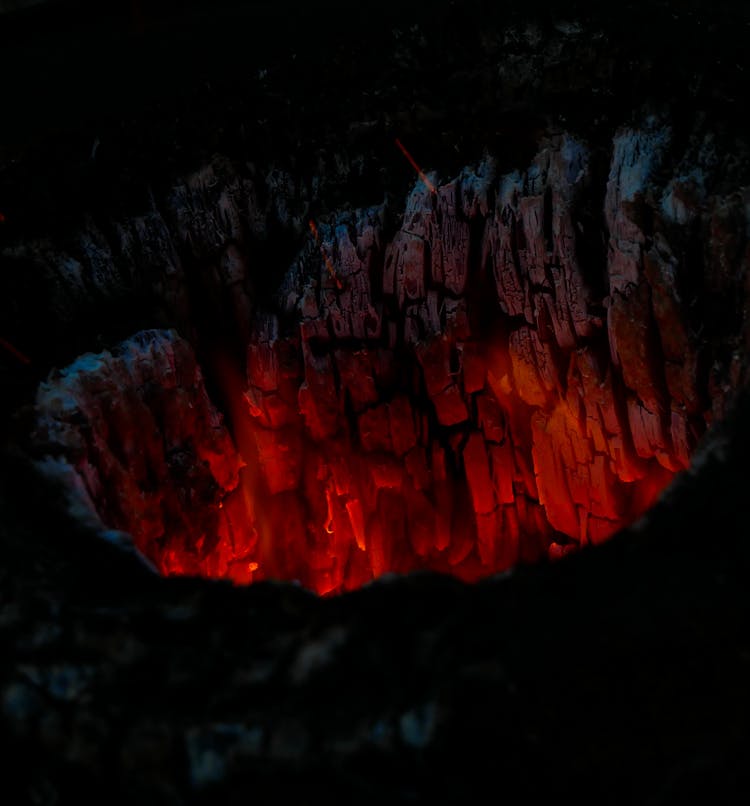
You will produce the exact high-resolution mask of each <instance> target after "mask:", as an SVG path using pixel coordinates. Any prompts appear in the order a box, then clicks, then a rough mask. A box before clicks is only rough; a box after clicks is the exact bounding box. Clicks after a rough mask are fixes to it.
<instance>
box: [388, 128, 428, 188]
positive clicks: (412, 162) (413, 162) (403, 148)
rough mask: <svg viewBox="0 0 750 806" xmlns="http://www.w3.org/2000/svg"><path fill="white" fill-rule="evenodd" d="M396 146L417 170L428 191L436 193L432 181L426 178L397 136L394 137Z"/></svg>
mask: <svg viewBox="0 0 750 806" xmlns="http://www.w3.org/2000/svg"><path fill="white" fill-rule="evenodd" d="M396 146H397V147H398V150H399V151H400V152H401V153H402V154H403V155H404V156H405V157H406V159H407V160H409V164H410V165H411V167H412V168H414V170H415V171H416V172H417V175H418V176H419V178H420V179H421V180H422V181H423V182H424V183H425V185H426V186H427V189H428V190H429V191H430V193H437V189H436V188H435V185H433V184H432V182H430V180H429V179H428V178H427V175H426V174H425V173H424V171H423V170H422V169H421V168H420V167H419V165H418V164H417V162H416V160H415V159H414V157H412V155H411V154H410V153H409V152H408V151H407V150H406V146H404V144H403V143H402V142H401V141H400V140H399V139H398V137H397V138H396Z"/></svg>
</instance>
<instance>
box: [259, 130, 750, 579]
mask: <svg viewBox="0 0 750 806" xmlns="http://www.w3.org/2000/svg"><path fill="white" fill-rule="evenodd" d="M670 136H671V133H670V130H669V128H668V127H667V126H666V125H664V124H660V123H659V122H658V121H657V120H655V119H648V120H646V121H645V122H644V124H643V125H642V126H641V127H640V128H626V129H622V130H620V131H619V132H618V134H617V136H616V137H615V139H614V142H613V145H612V150H611V157H610V165H609V172H608V179H607V181H606V192H603V191H604V189H603V188H601V187H597V186H596V184H595V180H594V177H593V176H592V169H591V165H590V164H591V161H592V155H591V153H590V152H589V150H588V149H587V147H586V146H585V144H584V143H582V142H580V141H578V140H576V139H575V138H572V137H570V136H568V135H561V136H558V137H553V138H551V139H549V140H548V141H547V142H546V143H545V144H544V147H543V148H542V150H541V151H540V152H539V154H538V155H537V157H536V158H535V159H534V161H533V163H532V165H531V166H530V167H529V168H528V169H527V170H526V171H523V172H521V171H516V172H514V173H511V174H506V175H504V176H498V175H497V171H496V162H495V161H494V160H492V159H490V158H486V159H485V160H484V161H483V162H482V163H481V164H479V165H478V166H476V168H474V169H469V168H467V169H465V170H464V171H463V172H462V173H461V175H460V176H459V177H457V178H456V179H455V180H453V181H450V182H447V183H442V184H438V187H437V191H436V192H435V193H431V192H430V189H429V188H428V187H427V185H425V184H424V183H422V182H419V183H418V184H417V185H416V186H415V188H414V190H413V191H412V192H411V194H410V195H409V198H408V200H407V203H406V208H405V211H404V213H403V217H402V218H401V220H400V225H399V226H398V228H397V230H396V232H395V233H394V234H393V235H392V236H390V237H388V235H387V232H386V231H385V226H384V221H385V219H386V217H387V213H386V210H385V209H384V208H383V207H378V208H370V209H364V210H357V211H354V212H351V213H350V212H347V213H341V214H339V215H338V216H336V217H335V218H333V219H332V220H331V221H330V223H321V224H319V232H320V237H321V239H322V248H323V251H324V253H325V254H326V255H327V256H330V259H329V261H328V262H321V260H320V255H319V250H318V249H317V248H316V245H315V244H310V246H309V248H307V249H306V250H305V251H303V252H302V254H301V255H300V257H299V258H298V261H297V263H296V265H295V266H294V267H293V268H292V270H291V271H290V273H289V275H288V276H287V278H286V280H285V283H284V285H283V287H282V290H281V293H280V304H281V306H282V311H281V314H279V315H273V314H263V315H262V317H261V318H259V319H258V320H257V324H256V326H255V328H254V333H253V336H252V338H251V344H250V347H249V350H248V360H247V379H248V390H247V393H246V397H247V400H248V403H249V413H250V415H251V416H252V418H253V419H254V421H255V424H256V426H257V427H256V428H255V439H256V442H257V450H258V454H259V458H260V463H261V465H262V466H263V468H264V473H265V476H266V483H265V485H263V482H262V481H261V482H260V487H261V488H262V489H263V490H264V492H269V493H270V494H271V495H272V496H275V495H281V496H283V500H284V501H294V506H298V507H299V506H301V507H302V509H301V510H300V512H299V515H298V520H299V521H300V522H301V523H307V527H306V532H307V536H308V542H309V545H310V546H311V547H313V548H314V550H315V551H317V552H318V554H319V558H318V559H316V560H315V566H316V568H317V569H318V570H317V578H315V577H316V575H315V574H313V575H312V576H310V577H306V578H305V583H306V584H308V585H310V586H311V587H313V588H314V589H316V590H322V591H328V590H338V589H340V588H341V587H342V586H344V587H355V586H356V585H358V584H361V581H362V580H363V579H364V578H366V577H367V575H368V566H369V572H371V573H372V574H373V575H375V576H377V575H378V574H379V573H381V572H382V571H383V570H385V569H386V568H390V569H395V570H401V569H405V568H413V567H420V566H423V565H424V566H429V567H436V568H441V569H443V570H446V569H451V570H453V571H454V572H455V573H458V574H459V575H464V576H467V577H469V578H470V577H473V576H474V575H476V574H481V573H488V572H490V571H496V570H503V569H505V568H508V567H510V566H511V565H513V564H514V563H516V562H517V561H518V560H519V559H523V560H534V559H538V558H539V557H541V556H544V555H545V554H546V553H548V552H549V553H550V554H551V555H552V556H559V555H560V554H561V553H564V552H565V551H567V550H570V549H571V548H574V547H575V546H580V545H585V544H588V543H598V542H600V541H602V540H604V539H605V538H607V537H608V536H610V535H611V534H612V533H613V532H615V531H616V530H617V529H618V528H621V527H622V526H623V525H624V524H626V523H628V522H629V521H631V520H633V519H634V518H636V517H637V516H639V515H640V514H641V513H642V512H643V511H644V510H645V509H646V508H647V507H648V506H649V505H650V503H651V502H653V500H654V499H655V497H656V496H657V495H658V494H659V492H660V491H661V490H662V489H663V487H664V486H665V485H666V484H667V483H668V481H669V479H671V477H672V475H673V474H674V473H675V472H678V471H680V470H684V469H685V468H686V467H687V465H688V461H689V456H690V454H691V452H692V450H693V449H694V447H695V445H696V442H697V440H698V439H699V437H700V436H701V435H702V433H703V432H704V430H705V428H706V425H707V423H708V422H710V419H711V416H712V412H711V403H710V399H711V396H712V390H711V389H710V388H709V386H710V384H709V377H708V365H709V364H710V363H711V361H712V360H714V359H717V358H719V357H720V356H722V355H723V354H724V353H725V351H726V349H727V347H728V346H730V347H731V344H732V342H731V340H732V339H733V340H734V343H735V344H737V343H739V342H741V340H742V338H743V334H742V330H743V328H744V324H743V323H744V317H745V316H746V314H745V313H743V314H742V315H741V318H740V321H737V322H736V323H735V327H736V330H735V332H734V333H733V334H732V335H731V336H730V337H729V338H730V340H729V341H727V342H725V341H723V339H725V338H726V336H727V335H729V334H728V333H725V335H724V336H722V337H720V338H717V336H716V334H715V333H712V334H710V335H709V334H707V333H703V334H702V335H703V337H702V338H701V332H700V330H699V329H698V328H697V326H696V322H697V320H698V317H699V315H700V313H701V312H696V311H695V310H694V305H695V298H694V297H693V298H691V297H690V294H695V293H697V289H698V288H699V287H702V280H701V279H700V278H695V277H693V276H691V271H692V268H693V266H692V264H691V262H690V258H689V256H686V255H685V252H684V250H686V249H688V248H692V249H695V250H698V251H700V252H701V253H702V254H703V255H704V256H705V257H704V259H705V260H706V261H708V262H712V261H713V262H715V260H716V258H715V257H714V255H716V254H717V253H721V252H722V251H723V250H724V246H723V243H722V239H718V240H714V239H713V237H712V235H711V233H710V231H708V232H707V231H706V230H704V232H703V233H702V235H700V236H696V235H694V228H689V227H688V226H687V221H688V218H689V217H690V216H692V220H702V221H703V222H704V226H706V225H707V224H708V222H709V221H710V220H711V218H712V216H713V208H714V207H716V206H719V207H723V206H725V205H726V204H728V203H729V199H730V198H732V197H733V196H732V195H731V194H730V195H727V196H722V197H718V198H717V197H714V198H713V199H712V200H711V203H710V204H706V203H705V200H703V201H702V202H701V203H700V204H699V203H698V202H695V204H694V208H693V210H692V212H691V213H690V214H689V216H688V213H687V212H681V213H679V214H677V213H675V212H674V210H675V209H676V208H675V202H674V201H673V197H674V188H675V187H677V186H679V185H680V182H681V181H682V179H681V176H680V174H679V173H678V174H677V175H675V176H674V177H672V178H669V177H668V176H666V178H665V173H664V170H663V167H664V166H663V164H664V162H665V159H666V157H665V154H667V153H668V151H669V148H670V145H671V141H670ZM704 161H708V157H705V155H704ZM694 164H695V165H696V166H697V167H696V168H695V170H697V171H700V170H701V167H700V166H701V162H700V161H696V162H695V163H694ZM431 181H432V182H433V184H435V183H436V179H435V177H434V176H433V177H432V180H431ZM600 192H602V196H599V195H598V194H599V193H600ZM599 205H601V207H599ZM680 209H682V208H680ZM686 209H687V208H686ZM675 216H678V217H679V220H676V218H675ZM606 238H608V243H606V240H605V239H606ZM732 266H733V270H732V272H727V273H726V274H725V275H724V277H723V278H722V279H719V280H718V285H717V286H716V287H715V288H714V289H713V290H706V292H705V294H704V297H703V300H702V305H703V306H707V307H710V305H711V304H712V302H711V300H712V298H713V294H715V293H717V292H718V293H719V295H721V294H723V293H726V292H727V290H728V289H729V288H730V287H734V284H735V283H736V282H737V280H736V279H734V278H737V277H744V276H746V274H747V268H748V263H747V257H746V256H745V255H741V254H735V256H734V259H733V261H732ZM331 267H333V270H334V276H332V274H331ZM730 275H733V276H730ZM721 287H723V288H724V291H719V288H721ZM715 371H716V372H718V373H722V372H724V373H726V371H727V368H726V367H725V368H724V369H723V370H722V368H721V367H720V366H716V367H715ZM730 383H731V382H730ZM301 445H304V448H303V449H302V450H300V446H301ZM306 467H307V468H308V469H309V468H310V467H314V468H315V470H314V474H315V478H316V479H317V480H318V481H319V482H322V483H318V484H317V485H316V484H312V485H311V484H310V483H309V482H308V481H307V480H306V479H307V474H306V470H305V468H306ZM291 491H296V492H297V496H296V498H290V495H289V493H290V492H291ZM384 511H387V512H388V513H389V516H388V521H387V522H384V521H383V512H384ZM331 534H334V535H335V539H334V538H329V537H328V536H329V535H331ZM443 535H445V536H443ZM400 542H403V543H405V544H406V547H404V546H401V545H399V543H400ZM362 554H365V555H367V556H366V558H365V557H362V556H361V555H362ZM261 564H263V563H262V562H261ZM363 574H364V577H363Z"/></svg>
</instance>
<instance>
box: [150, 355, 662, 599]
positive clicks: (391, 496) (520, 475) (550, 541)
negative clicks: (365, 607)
mask: <svg viewBox="0 0 750 806" xmlns="http://www.w3.org/2000/svg"><path fill="white" fill-rule="evenodd" d="M436 344H437V343H436ZM435 349H437V348H435ZM440 349H442V348H440ZM373 353H374V351H373ZM298 360H299V359H298V356H297V354H296V352H295V340H293V339H292V340H286V341H284V340H278V341H276V342H275V343H273V344H272V345H270V346H269V345H268V343H265V344H264V343H263V342H260V341H256V342H254V343H253V344H251V347H250V350H249V356H248V377H247V378H244V377H242V375H241V373H240V372H238V371H237V370H236V368H234V367H233V366H232V364H231V363H230V362H229V361H228V360H226V359H225V358H223V357H221V356H219V357H217V358H216V360H215V362H214V368H215V371H216V372H217V374H218V376H219V377H220V379H221V383H222V386H223V393H224V396H225V398H226V399H227V400H228V401H229V409H230V411H229V416H230V419H231V424H232V428H233V432H234V436H235V441H236V444H237V446H238V450H239V452H240V454H241V456H242V458H243V460H244V463H245V464H244V467H243V468H242V469H241V471H240V484H239V486H238V487H236V489H234V490H229V491H227V492H226V493H225V496H224V498H223V501H222V503H221V505H219V509H218V521H217V523H218V526H217V535H216V540H215V543H214V545H213V547H212V549H211V551H210V552H209V553H207V554H205V555H204V556H203V558H202V559H200V560H196V556H195V554H189V555H188V554H184V555H183V554H181V553H180V552H179V551H175V550H174V549H170V550H169V551H166V552H164V553H163V554H162V555H160V556H157V558H156V562H157V564H158V565H159V567H160V569H161V570H162V571H163V572H164V573H166V574H184V573H196V572H197V573H200V574H201V575H205V576H210V577H220V578H228V579H231V580H233V581H234V582H235V583H238V584H247V583H249V582H254V581H257V580H262V579H287V580H298V581H299V582H300V583H301V584H302V585H303V586H304V587H306V588H309V589H311V590H313V591H315V592H316V593H318V594H320V595H328V594H333V593H339V592H342V591H346V590H352V589H355V588H357V587H360V586H361V585H363V584H365V583H367V582H369V581H370V580H372V579H375V578H377V577H379V576H381V575H383V574H385V573H388V572H394V573H398V574H404V573H408V572H410V571H414V570H417V569H431V570H435V571H439V572H445V573H450V574H453V575H455V576H457V577H459V578H461V579H463V580H466V581H475V580H478V579H480V578H482V577H485V576H487V575H490V574H492V573H495V572H500V571H503V570H506V569H508V568H510V567H512V566H514V565H516V564H517V563H518V562H519V561H521V562H528V561H535V560H539V559H541V558H544V557H549V558H550V559H558V558H559V557H561V556H563V555H564V554H567V553H569V552H570V551H573V550H576V549H577V548H578V547H580V546H584V545H588V544H592V543H594V544H596V543H599V542H601V541H602V540H605V539H606V538H608V537H609V536H610V535H611V534H613V533H614V532H615V531H617V530H618V529H619V528H621V527H622V526H624V525H627V524H628V523H630V522H632V521H633V520H634V519H635V518H637V517H638V516H639V515H641V514H642V513H643V512H644V511H645V510H646V509H647V508H648V507H649V506H650V505H651V504H652V503H653V502H654V500H655V499H656V497H657V496H658V495H659V493H660V492H661V491H662V490H663V488H664V487H665V486H666V485H667V484H668V483H669V481H670V479H671V478H672V475H673V472H672V471H668V470H665V469H664V467H662V466H661V465H660V464H659V462H657V461H655V460H652V461H644V460H641V459H638V457H635V456H634V455H632V451H630V452H629V453H628V456H627V457H626V459H623V460H620V459H617V458H616V457H615V458H611V457H605V456H603V455H602V454H601V453H599V452H597V450H595V446H596V438H595V436H594V435H593V434H590V433H587V431H586V428H587V426H586V420H585V417H584V418H582V417H581V414H580V412H579V411H578V409H577V408H576V406H575V405H572V402H571V401H567V400H564V399H562V400H559V401H558V402H557V403H556V404H551V405H549V406H548V407H547V408H545V410H543V411H542V410H541V409H540V408H538V407H534V406H531V405H529V404H528V403H527V402H525V399H535V397H534V396H535V395H537V394H539V392H538V390H533V389H531V387H530V386H527V387H526V388H521V387H519V385H518V384H519V383H526V384H531V382H532V381H531V380H529V379H528V378H525V376H524V375H523V373H522V372H520V370H519V369H518V367H516V372H515V374H514V373H513V366H512V359H511V356H509V354H508V352H507V350H498V349H489V348H488V349H485V350H482V351H478V352H477V354H476V355H475V356H474V359H473V360H474V361H475V366H474V367H473V368H472V373H473V374H474V376H475V382H474V386H475V387H477V388H479V389H480V390H481V391H479V392H478V393H477V398H476V402H477V411H478V415H477V416H478V428H479V430H477V429H476V428H471V427H470V426H469V425H468V423H467V427H466V429H464V430H463V431H461V430H460V429H459V430H458V431H453V432H451V433H450V434H448V435H447V436H446V434H445V433H443V434H442V435H439V434H437V433H436V432H435V431H434V430H433V426H430V425H429V424H428V420H427V417H426V412H420V411H419V410H418V409H417V407H416V404H415V403H414V402H413V399H412V398H410V397H409V396H408V395H407V394H405V393H404V391H403V390H401V391H400V392H398V391H395V390H394V389H391V390H389V391H388V392H387V394H386V397H385V398H384V400H383V401H382V402H379V401H373V402H372V403H368V404H367V405H365V404H364V403H357V402H356V401H357V398H356V397H355V398H353V399H354V406H355V408H357V409H358V414H357V415H356V428H355V429H352V428H351V421H350V420H348V419H347V418H351V416H352V415H351V413H350V412H349V413H347V411H346V407H345V405H344V403H343V398H344V397H345V396H344V395H343V394H341V390H339V393H337V392H336V390H335V389H333V388H332V384H331V380H330V377H326V378H322V379H321V378H316V376H315V372H314V371H312V370H311V369H310V366H312V365H308V367H307V370H303V368H302V367H300V366H299V363H298ZM312 360H313V359H311V361H312ZM356 360H357V361H359V362H360V363H362V362H364V363H365V364H366V363H367V362H368V361H370V360H375V356H374V354H370V353H368V351H367V350H366V349H362V350H360V351H358V353H357V358H356ZM340 362H342V363H341V365H343V359H340ZM303 371H304V372H305V381H304V383H302V384H301V385H300V382H301V375H300V373H302V372H303ZM317 371H318V372H320V373H326V372H327V371H328V370H327V367H326V366H325V365H321V366H318V368H317ZM464 371H466V367H465V368H464ZM479 376H483V377H484V382H481V378H480V380H476V378H479ZM318 380H321V383H320V384H318ZM343 383H345V381H343V380H342V384H343ZM356 392H357V390H355V393H356ZM358 393H359V395H360V397H359V398H358V399H359V400H360V401H365V400H368V392H367V390H365V389H361V388H360V389H359V390H358ZM565 463H567V464H565ZM571 468H572V470H571ZM623 479H627V481H624V480H623ZM142 548H143V550H144V552H145V553H147V554H148V555H149V556H151V557H153V556H154V551H153V547H151V549H150V550H149V548H148V547H146V546H142ZM196 563H197V565H196Z"/></svg>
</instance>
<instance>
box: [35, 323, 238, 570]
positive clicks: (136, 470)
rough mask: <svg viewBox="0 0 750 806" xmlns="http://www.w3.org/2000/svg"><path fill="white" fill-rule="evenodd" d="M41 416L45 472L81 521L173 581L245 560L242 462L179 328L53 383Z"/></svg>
mask: <svg viewBox="0 0 750 806" xmlns="http://www.w3.org/2000/svg"><path fill="white" fill-rule="evenodd" d="M36 411H37V427H36V431H35V433H34V435H33V439H34V442H35V444H36V449H37V451H38V452H39V453H40V454H44V458H43V459H41V460H40V461H39V467H40V468H41V469H42V470H43V471H44V472H45V473H47V474H48V475H50V476H52V477H54V478H57V479H59V480H61V481H63V483H64V484H66V486H67V487H68V494H69V497H70V504H69V506H70V509H71V511H72V512H74V513H75V514H76V515H77V516H78V517H80V518H83V519H84V521H86V522H89V523H92V524H93V525H98V526H99V527H100V528H102V529H106V528H107V527H108V528H110V529H117V530H120V531H121V532H124V533H126V534H129V535H132V537H133V539H134V542H135V545H136V546H137V547H138V549H140V551H141V552H142V553H143V554H144V555H145V557H146V558H148V560H150V561H151V562H152V563H153V564H154V566H155V567H156V568H158V570H160V571H161V572H162V573H166V574H169V573H175V572H178V571H179V572H182V573H199V572H200V570H202V569H203V568H204V566H205V567H206V569H207V570H208V572H209V573H210V572H211V570H213V571H214V574H215V575H217V574H218V575H221V574H223V573H226V567H227V564H228V563H231V562H233V561H237V560H238V558H237V557H236V556H235V555H234V552H233V551H232V539H231V527H230V525H229V522H228V518H227V514H226V513H225V512H223V511H222V510H223V499H224V498H225V497H226V495H227V493H228V492H230V491H232V490H234V489H235V488H236V487H237V484H238V475H239V469H240V466H241V460H240V457H239V455H238V454H237V452H236V450H235V448H234V444H233V442H232V439H231V437H230V436H229V433H228V432H227V430H226V428H225V427H224V424H223V421H222V417H221V415H220V414H219V412H218V411H217V410H216V408H215V407H214V405H213V404H212V403H211V401H210V400H209V399H208V396H207V394H206V389H205V386H204V383H203V377H202V375H201V371H200V368H199V367H198V365H197V364H196V361H195V356H194V354H193V351H192V349H191V347H190V345H189V344H188V343H187V342H186V341H184V340H183V339H181V338H179V337H178V336H177V334H176V333H175V332H174V331H144V332H142V333H139V334H138V335H137V336H134V337H133V338H132V339H130V340H128V341H126V342H124V343H123V344H121V345H120V346H119V347H118V348H117V349H115V350H113V352H112V353H110V352H103V353H99V354H97V355H94V354H92V353H89V354H86V355H83V356H81V358H79V359H78V360H77V361H76V362H75V363H74V364H72V365H71V366H70V367H67V368H66V369H65V370H62V371H61V372H55V373H53V374H52V375H51V376H50V378H49V379H48V380H47V381H46V383H44V384H42V386H41V387H40V389H39V392H38V394H37V399H36ZM97 521H98V524H97Z"/></svg>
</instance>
